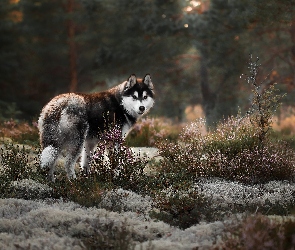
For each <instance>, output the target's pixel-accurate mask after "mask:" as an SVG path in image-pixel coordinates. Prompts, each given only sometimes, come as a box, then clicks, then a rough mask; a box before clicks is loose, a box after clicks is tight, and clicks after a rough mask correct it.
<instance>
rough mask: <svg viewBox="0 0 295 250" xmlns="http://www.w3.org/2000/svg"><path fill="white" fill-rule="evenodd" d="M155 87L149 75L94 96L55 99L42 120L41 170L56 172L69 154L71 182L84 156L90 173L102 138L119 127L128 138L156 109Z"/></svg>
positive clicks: (51, 175) (43, 111)
mask: <svg viewBox="0 0 295 250" xmlns="http://www.w3.org/2000/svg"><path fill="white" fill-rule="evenodd" d="M153 89H154V87H153V83H152V80H151V77H150V75H149V74H147V75H146V76H145V77H144V78H143V79H138V78H136V76H135V75H131V76H130V77H129V78H128V80H127V81H124V82H123V83H121V84H120V85H118V86H116V87H114V88H112V89H109V90H106V91H104V92H98V93H93V94H80V93H67V94H61V95H58V96H56V97H54V98H53V99H52V100H51V101H50V102H49V103H48V104H47V105H45V107H44V108H43V109H42V112H41V114H40V117H39V120H38V128H39V133H40V142H41V146H42V153H41V157H40V162H41V167H42V168H49V179H50V180H52V181H53V180H54V168H55V163H56V160H57V158H58V157H59V156H60V155H61V152H62V151H65V152H66V156H65V169H66V172H67V176H68V178H75V177H76V174H75V170H74V166H75V164H76V161H77V159H78V158H79V156H80V155H81V156H82V157H81V167H82V168H83V169H84V170H85V171H86V172H88V171H89V161H90V152H91V151H93V149H94V148H95V146H96V145H97V143H98V142H99V138H100V135H101V134H102V133H104V132H105V131H106V130H107V129H109V128H110V126H114V125H116V126H118V127H119V128H120V129H121V131H122V137H123V138H125V137H126V136H127V134H128V133H129V131H130V130H131V128H132V126H133V125H134V124H135V123H136V121H137V120H138V118H140V117H141V116H143V115H144V114H146V113H147V112H148V111H149V110H150V108H151V107H152V106H153V105H154V90H153Z"/></svg>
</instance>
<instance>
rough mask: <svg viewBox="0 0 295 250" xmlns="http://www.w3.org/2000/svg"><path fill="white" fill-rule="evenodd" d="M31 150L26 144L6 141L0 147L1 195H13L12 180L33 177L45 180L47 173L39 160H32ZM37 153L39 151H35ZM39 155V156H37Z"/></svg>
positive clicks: (33, 178) (40, 180)
mask: <svg viewBox="0 0 295 250" xmlns="http://www.w3.org/2000/svg"><path fill="white" fill-rule="evenodd" d="M29 154H30V151H28V150H26V149H25V147H24V146H22V147H21V146H19V145H14V144H11V143H5V144H3V145H2V147H1V149H0V191H1V192H0V197H2V198H4V197H13V193H11V182H14V181H20V180H24V179H32V180H35V181H38V182H40V183H44V182H45V175H44V173H42V171H41V170H40V168H39V165H38V160H37V159H35V161H33V163H32V162H30V160H29V158H30V157H29ZM34 154H35V155H37V154H38V153H37V152H34ZM36 157H37V156H36Z"/></svg>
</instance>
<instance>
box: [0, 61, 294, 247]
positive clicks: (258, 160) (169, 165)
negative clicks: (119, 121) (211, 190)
mask: <svg viewBox="0 0 295 250" xmlns="http://www.w3.org/2000/svg"><path fill="white" fill-rule="evenodd" d="M257 67H258V64H257V62H254V63H253V64H251V65H250V76H249V78H248V83H250V84H252V85H253V96H254V98H253V100H252V101H253V103H252V106H251V110H250V112H248V113H247V114H246V115H244V116H242V115H238V116H236V117H229V118H228V119H227V120H224V121H222V122H220V123H219V124H218V125H217V127H216V128H215V129H214V130H210V129H207V128H206V125H205V124H206V122H205V120H202V119H201V120H198V121H195V122H193V123H191V124H189V125H187V126H186V127H185V128H183V129H182V131H181V133H180V134H179V133H177V132H176V131H177V130H178V129H179V127H178V126H172V125H171V124H169V123H167V122H166V121H165V122H162V121H161V120H159V119H149V120H148V119H146V120H142V121H141V123H139V124H138V125H136V127H135V129H134V131H133V132H132V133H131V134H130V136H129V138H128V142H125V141H124V140H122V138H121V132H120V130H119V129H118V128H116V127H115V128H113V129H111V130H110V131H108V132H107V133H105V134H104V135H102V137H101V140H100V143H99V145H98V148H97V150H96V151H95V152H93V155H92V163H91V169H90V173H88V174H87V175H85V173H83V172H82V171H81V172H79V173H77V179H75V180H68V179H67V178H66V175H65V172H64V170H63V168H57V171H56V181H55V183H48V182H47V179H46V173H45V172H44V171H43V170H41V169H40V167H39V162H38V160H35V161H34V162H35V163H34V164H32V160H30V159H29V156H30V155H31V154H32V149H26V148H25V147H21V146H17V145H16V144H4V146H3V148H2V150H1V156H0V157H1V167H0V195H1V198H7V197H18V196H17V195H16V194H15V193H14V192H13V189H12V185H11V183H15V181H16V182H19V181H21V180H24V179H31V180H33V181H35V182H36V183H41V184H45V185H47V186H48V187H49V189H48V190H50V191H46V192H45V194H44V195H47V197H49V198H63V199H64V200H69V201H74V202H77V203H79V204H81V205H83V206H87V207H92V206H98V207H99V206H100V204H101V200H102V197H103V195H104V194H106V193H107V192H108V191H110V190H115V189H119V188H122V189H125V190H129V191H133V192H136V193H137V194H141V195H148V196H149V197H151V199H152V201H153V206H154V209H153V211H152V212H151V214H150V216H151V217H152V218H155V219H158V220H162V221H165V222H167V223H169V224H170V225H173V226H177V227H179V228H182V229H184V228H188V227H190V226H191V225H194V224H196V223H198V222H200V221H201V220H205V221H210V220H218V219H220V220H221V219H223V217H222V215H221V212H224V213H226V211H225V210H226V209H227V210H229V206H228V207H226V208H221V207H219V204H213V203H212V198H210V197H209V196H208V195H207V196H205V195H204V193H202V190H200V189H198V188H197V187H196V186H197V184H198V183H200V181H201V180H202V179H210V178H219V179H221V180H229V181H233V182H235V183H242V184H243V185H245V186H246V185H248V186H254V185H263V184H265V183H268V182H271V181H286V182H288V183H292V185H293V184H294V173H295V171H294V164H295V153H294V150H293V149H292V148H291V147H290V146H289V145H288V143H285V142H283V141H280V140H276V139H274V137H273V136H272V128H271V118H272V115H273V113H274V110H275V108H276V107H277V105H278V102H279V100H280V97H279V96H278V95H276V94H275V89H274V87H273V86H270V87H269V88H266V89H262V85H261V84H258V83H257V82H256V77H257ZM2 127H3V128H1V133H2V134H1V136H2V138H3V139H4V138H6V137H10V138H12V139H13V141H14V142H18V143H20V142H22V143H25V142H27V141H30V142H31V145H34V143H36V142H37V138H38V136H37V133H36V128H34V129H32V130H31V129H29V128H28V127H27V125H25V124H23V125H20V124H15V123H13V122H12V121H9V122H7V123H4V124H3V125H2ZM21 128H22V129H21ZM13 130H16V131H18V132H15V133H14V132H13ZM171 130H172V132H171ZM19 131H21V132H19ZM25 131H26V132H25ZM127 145H137V146H154V145H156V146H157V147H158V149H159V152H160V156H161V159H160V160H157V161H152V162H148V159H147V158H144V157H143V156H136V155H134V153H133V152H132V151H131V149H130V148H129V147H128V146H127ZM38 150H39V149H38V148H37V149H36V150H35V151H36V152H35V153H34V154H33V155H34V156H35V157H38V153H39V152H38ZM106 151H107V152H108V156H107V157H105V156H104V153H105V152H106ZM147 164H149V165H150V166H151V167H152V169H153V170H152V171H151V172H150V173H147V172H146V171H145V168H146V166H147ZM212 196H213V195H212ZM38 197H43V196H42V195H41V196H40V195H39V196H38ZM29 198H34V197H32V196H29ZM247 199H248V197H247ZM288 202H289V201H288ZM288 202H285V203H282V204H281V203H280V202H277V201H276V203H275V204H272V203H271V201H269V203H270V204H267V202H264V203H262V204H260V205H259V206H260V207H253V205H252V204H238V203H235V204H232V207H231V212H232V213H235V212H239V213H243V212H245V211H247V212H255V210H257V209H259V212H263V213H265V214H268V213H269V211H270V209H271V210H272V212H274V213H277V214H288V213H290V210H291V207H292V206H294V199H293V200H292V201H290V202H289V203H288ZM218 212H219V213H218ZM227 212H228V211H227ZM265 218H266V217H263V216H262V217H258V219H257V218H256V220H255V221H253V222H251V219H249V220H250V221H245V222H243V223H244V224H243V225H244V226H247V227H250V229H249V232H247V233H248V234H249V235H250V233H253V234H256V231H257V234H259V233H258V232H259V230H260V228H262V226H260V225H266V226H267V227H269V228H270V235H269V236H265V237H266V238H265V239H268V238H267V237H269V238H270V239H271V238H272V232H273V234H279V235H280V234H284V235H285V236H284V237H287V238H288V237H289V236H288V235H290V234H289V233H288V232H289V231H288V230H289V229H288V228H289V226H288V225H289V224H286V228H285V229H282V231H277V230H281V229H276V228H272V226H271V223H270V224H269V221H268V220H267V219H265ZM251 223H252V224H251ZM250 225H252V228H251V226H250ZM235 230H236V234H232V235H234V236H233V237H232V238H229V239H228V241H227V242H226V243H225V245H224V248H225V249H250V248H243V246H244V245H245V244H246V243H243V242H246V240H244V239H243V238H242V237H244V236H243V235H244V231H243V230H245V229H244V228H243V227H241V228H237V229H235ZM272 230H273V231H272ZM111 231H112V229H111ZM292 235H293V233H292ZM128 237H129V236H128ZM292 237H293V236H292ZM236 239H237V240H236ZM246 239H247V238H246ZM100 240H102V239H101V238H98V239H96V238H91V239H90V238H89V239H85V244H87V245H88V244H89V247H91V246H92V245H93V244H96V243H97V242H100ZM114 240H116V239H115V238H114ZM277 240H278V241H279V240H280V239H277ZM282 242H284V239H283V238H282ZM253 244H254V243H253ZM255 244H256V243H255ZM257 244H258V243H257ZM280 244H281V243H280ZM282 244H285V243H282ZM232 246H234V247H233V248H231V247H232ZM240 246H242V247H240ZM275 246H276V245H275ZM236 247H237V248H236ZM239 247H240V248H239ZM276 247H279V248H278V249H280V247H281V246H276ZM282 249H283V248H282Z"/></svg>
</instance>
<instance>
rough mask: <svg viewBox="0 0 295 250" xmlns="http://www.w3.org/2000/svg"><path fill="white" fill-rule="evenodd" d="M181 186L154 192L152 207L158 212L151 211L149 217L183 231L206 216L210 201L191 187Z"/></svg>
mask: <svg viewBox="0 0 295 250" xmlns="http://www.w3.org/2000/svg"><path fill="white" fill-rule="evenodd" d="M182 185H183V186H181V187H179V186H178V185H176V186H170V187H169V188H167V189H162V190H160V191H158V192H156V193H155V195H154V206H155V207H156V208H157V209H158V210H159V212H155V211H153V212H152V213H151V216H152V217H154V218H156V219H159V220H162V221H164V222H166V223H169V224H170V225H173V226H177V227H180V228H182V229H185V228H188V227H190V226H192V225H194V224H197V223H199V222H200V220H201V219H202V218H203V217H204V216H205V215H206V210H208V207H209V205H210V200H209V199H207V198H205V197H204V195H202V194H201V193H199V192H198V191H197V190H195V189H193V188H191V185H187V184H185V183H183V184H182Z"/></svg>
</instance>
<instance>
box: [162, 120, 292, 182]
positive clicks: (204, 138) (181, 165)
mask: <svg viewBox="0 0 295 250" xmlns="http://www.w3.org/2000/svg"><path fill="white" fill-rule="evenodd" d="M204 123H205V122H204V120H199V121H197V122H194V123H191V124H190V125H188V126H187V127H186V128H184V129H183V131H182V133H181V134H180V137H179V138H180V139H179V141H178V143H168V144H167V143H159V144H158V147H159V149H160V155H161V156H162V157H163V160H162V162H161V165H160V167H159V171H160V172H161V171H162V172H173V173H174V175H178V176H179V177H180V178H183V179H190V180H195V179H197V178H199V177H220V178H224V179H226V180H238V181H241V182H244V183H248V184H253V183H264V182H267V181H271V180H292V179H293V176H294V161H295V157H294V151H293V150H292V149H291V148H290V147H289V146H288V145H287V144H286V143H283V142H275V141H270V140H269V141H268V143H267V144H264V146H263V147H261V146H260V145H261V144H260V143H261V142H260V138H259V134H257V131H258V133H259V130H258V129H257V126H256V125H255V124H253V123H252V122H251V121H250V119H249V118H247V117H244V118H241V117H231V118H229V119H228V120H227V121H225V122H223V123H220V124H219V125H218V126H217V128H216V130H213V131H209V132H208V133H207V134H205V135H204V134H203V133H202V131H203V127H204Z"/></svg>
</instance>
